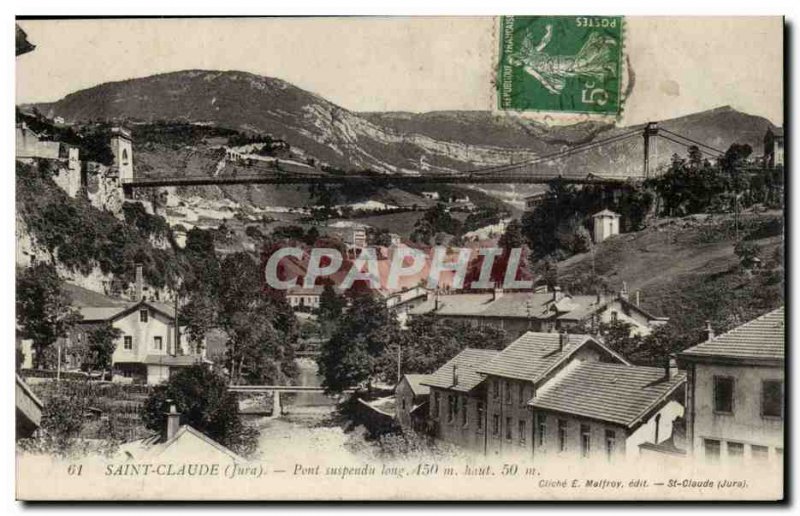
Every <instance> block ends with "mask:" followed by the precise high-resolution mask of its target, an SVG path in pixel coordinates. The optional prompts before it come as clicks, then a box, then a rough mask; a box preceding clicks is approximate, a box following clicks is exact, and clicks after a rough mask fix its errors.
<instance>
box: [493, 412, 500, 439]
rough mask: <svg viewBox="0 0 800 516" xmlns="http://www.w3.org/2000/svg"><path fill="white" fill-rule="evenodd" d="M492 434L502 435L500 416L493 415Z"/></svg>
mask: <svg viewBox="0 0 800 516" xmlns="http://www.w3.org/2000/svg"><path fill="white" fill-rule="evenodd" d="M492 435H500V416H498V415H497V414H495V415H493V416H492Z"/></svg>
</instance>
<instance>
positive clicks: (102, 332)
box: [84, 323, 122, 373]
mask: <svg viewBox="0 0 800 516" xmlns="http://www.w3.org/2000/svg"><path fill="white" fill-rule="evenodd" d="M121 336H122V331H121V330H120V329H119V328H114V327H113V326H112V325H111V323H105V324H101V325H100V326H96V327H94V328H92V329H91V330H90V331H89V332H88V334H87V337H86V341H87V345H88V347H87V351H88V356H87V357H85V358H86V361H85V362H84V365H85V366H86V369H87V370H88V371H103V372H104V373H105V372H106V371H107V370H108V369H110V368H111V357H112V356H113V355H114V351H115V350H116V349H117V339H119V338H120V337H121Z"/></svg>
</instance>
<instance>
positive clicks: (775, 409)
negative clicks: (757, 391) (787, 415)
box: [761, 380, 783, 417]
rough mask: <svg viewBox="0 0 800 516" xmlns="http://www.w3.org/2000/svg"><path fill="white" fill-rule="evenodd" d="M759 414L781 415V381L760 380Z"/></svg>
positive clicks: (766, 415) (768, 415)
mask: <svg viewBox="0 0 800 516" xmlns="http://www.w3.org/2000/svg"><path fill="white" fill-rule="evenodd" d="M761 415H762V416H764V417H783V382H782V381H780V380H764V381H763V382H761Z"/></svg>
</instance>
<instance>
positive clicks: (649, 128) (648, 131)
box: [642, 122, 658, 179]
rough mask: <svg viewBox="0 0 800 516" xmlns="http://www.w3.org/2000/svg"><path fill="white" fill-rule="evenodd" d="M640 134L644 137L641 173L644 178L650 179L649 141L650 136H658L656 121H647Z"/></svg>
mask: <svg viewBox="0 0 800 516" xmlns="http://www.w3.org/2000/svg"><path fill="white" fill-rule="evenodd" d="M642 136H643V137H644V167H643V169H642V175H643V176H644V178H645V179H650V142H651V137H653V136H658V122H647V125H646V126H645V127H644V132H643V133H642Z"/></svg>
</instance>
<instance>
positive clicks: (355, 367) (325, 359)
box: [317, 290, 400, 392]
mask: <svg viewBox="0 0 800 516" xmlns="http://www.w3.org/2000/svg"><path fill="white" fill-rule="evenodd" d="M399 338H400V337H399V327H398V325H397V320H396V319H395V316H394V314H393V313H392V312H391V311H389V309H388V308H387V307H386V305H385V304H384V303H383V302H382V301H381V300H379V299H377V298H376V297H375V296H374V295H373V294H372V292H371V291H369V290H366V291H357V292H356V293H354V295H353V296H352V303H351V306H350V308H349V309H348V311H347V316H346V317H342V318H341V320H340V324H339V325H338V326H337V327H336V330H335V331H334V334H333V336H332V337H331V338H330V339H329V340H328V341H327V342H325V343H324V344H323V345H322V349H321V353H320V356H319V357H318V358H317V364H318V366H319V370H320V373H321V374H322V376H323V381H322V385H323V387H324V388H325V390H326V391H327V392H342V391H343V390H345V389H348V388H351V387H355V386H359V385H363V384H364V383H367V384H369V383H370V382H371V381H372V380H373V379H375V378H376V377H377V376H378V375H377V373H378V370H377V367H376V360H377V358H378V357H379V356H380V355H381V354H382V353H383V351H384V350H385V349H386V348H387V347H389V346H390V345H391V344H392V343H396V342H397V340H398V339H399Z"/></svg>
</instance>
